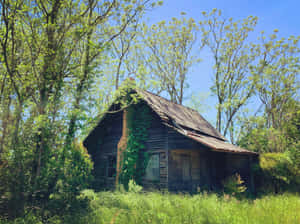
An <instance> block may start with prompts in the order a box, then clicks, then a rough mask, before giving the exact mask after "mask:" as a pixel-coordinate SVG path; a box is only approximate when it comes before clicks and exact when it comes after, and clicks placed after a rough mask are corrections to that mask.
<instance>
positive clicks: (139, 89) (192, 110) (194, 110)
mask: <svg viewBox="0 0 300 224" xmlns="http://www.w3.org/2000/svg"><path fill="white" fill-rule="evenodd" d="M139 90H140V91H145V92H147V93H150V94H152V95H154V96H158V97H160V98H162V99H164V100H166V101H168V102H170V103H173V104H176V105H178V106H181V107H184V108H187V109H189V110H192V111H195V112H197V113H199V112H198V111H197V110H195V109H193V108H191V107H188V106H185V105H183V104H179V103H176V102H173V101H171V100H169V99H167V98H165V97H163V96H160V95H158V94H155V93H152V92H150V91H148V90H144V89H139ZM199 114H200V113H199ZM200 115H201V114H200ZM201 117H203V116H202V115H201Z"/></svg>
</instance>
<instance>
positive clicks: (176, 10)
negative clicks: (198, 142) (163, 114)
mask: <svg viewBox="0 0 300 224" xmlns="http://www.w3.org/2000/svg"><path fill="white" fill-rule="evenodd" d="M213 8H217V9H221V10H222V14H223V15H224V16H225V17H233V18H234V19H243V18H245V17H247V16H250V15H252V16H257V17H258V18H259V21H258V25H257V28H256V31H255V32H254V37H255V35H259V32H260V31H262V30H264V31H265V32H266V33H267V34H269V33H271V32H272V31H273V30H274V29H278V30H279V33H278V35H279V36H282V37H288V36H290V35H294V36H299V35H300V15H299V14H300V12H299V9H300V1H299V0H298V1H297V0H207V1H203V0H165V1H164V4H163V5H162V6H161V7H159V8H157V9H155V10H154V11H152V12H151V13H148V18H149V22H150V23H155V22H158V21H161V20H167V21H168V20H169V19H171V18H172V17H179V16H180V13H181V12H185V13H186V17H193V18H194V19H195V20H198V21H199V20H200V19H201V12H202V11H211V10H212V9H213ZM207 54H208V52H206V51H203V52H200V57H201V58H202V62H201V63H200V64H199V65H197V66H195V67H193V68H192V71H191V72H190V74H189V76H190V78H189V83H190V90H189V93H188V94H187V98H186V102H187V101H188V98H189V97H188V96H189V94H190V93H191V92H202V93H204V94H205V93H206V94H207V93H209V91H210V90H209V88H210V86H211V85H212V61H211V60H210V59H208V58H209V57H207V56H208V55H207ZM215 102H216V101H215V100H214V98H213V97H209V98H208V99H207V100H206V101H205V102H204V103H205V104H206V105H208V108H207V110H206V111H205V112H203V113H202V115H204V117H206V118H207V119H208V120H209V121H211V122H214V120H215V110H214V104H215Z"/></svg>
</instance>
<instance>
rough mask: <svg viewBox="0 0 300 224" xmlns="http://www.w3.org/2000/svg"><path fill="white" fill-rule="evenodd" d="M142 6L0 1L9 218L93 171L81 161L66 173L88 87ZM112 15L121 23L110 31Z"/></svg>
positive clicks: (63, 0) (3, 150)
mask: <svg viewBox="0 0 300 224" xmlns="http://www.w3.org/2000/svg"><path fill="white" fill-rule="evenodd" d="M147 7H152V2H151V1H149V0H145V1H139V2H136V1H135V0H132V1H127V0H124V1H123V0H121V1H115V0H111V1H110V0H107V1H102V2H98V1H95V0H88V1H73V0H55V1H44V0H42V1H29V2H28V1H23V0H18V1H0V9H1V14H0V36H1V38H0V44H1V48H0V52H1V55H0V70H1V75H0V91H1V92H0V94H1V95H0V97H1V98H0V103H1V107H0V108H1V112H2V111H3V112H4V113H3V114H2V113H1V117H0V119H1V130H0V131H1V132H0V133H1V136H0V142H1V143H3V144H1V148H0V149H1V151H0V155H1V163H0V165H1V164H2V163H5V166H0V174H1V175H0V178H1V183H6V186H4V187H3V188H2V187H1V189H0V190H1V195H2V193H3V195H10V196H8V197H7V199H8V201H9V202H10V207H9V208H10V211H12V212H15V213H14V214H11V215H18V214H21V213H22V212H23V211H24V208H25V206H34V207H39V206H41V207H43V206H44V203H46V202H47V201H49V200H50V195H52V194H53V193H55V192H57V191H59V190H58V189H59V186H58V184H59V183H61V181H62V180H63V181H65V182H66V183H68V181H69V179H68V178H73V177H74V175H75V176H78V177H79V176H80V175H79V173H78V172H80V171H82V172H83V173H85V174H86V173H88V172H89V171H90V170H89V169H90V166H89V165H86V166H84V165H80V166H82V168H84V169H79V170H77V167H76V166H78V165H79V163H76V164H74V170H73V171H74V173H72V172H73V171H72V170H71V171H70V172H66V170H65V169H67V167H70V161H71V159H72V158H73V157H72V156H75V157H76V158H78V155H79V157H80V156H84V152H83V151H81V152H80V153H77V152H76V150H77V149H76V148H78V147H76V146H74V141H75V136H76V131H77V130H78V123H80V122H81V120H80V119H81V118H80V116H79V115H80V114H83V113H84V112H85V111H86V110H87V109H86V108H84V106H86V105H87V104H88V102H86V101H85V99H89V97H90V95H89V94H90V92H89V91H88V89H89V87H90V86H91V82H92V81H93V80H94V79H95V78H96V72H95V71H97V70H99V67H100V65H101V63H102V61H101V59H102V57H103V54H104V52H105V51H108V50H109V49H110V46H111V43H112V41H113V40H114V39H115V38H116V37H117V36H119V35H120V34H121V33H122V32H124V30H125V28H126V27H127V26H128V25H129V24H131V23H132V22H133V21H134V18H135V17H136V16H137V15H139V14H140V13H143V12H144V10H145V9H146V8H147ZM115 18H122V23H121V24H120V26H119V27H118V29H111V26H113V23H114V22H113V21H115ZM111 30H114V32H111ZM71 110H73V111H71ZM70 111H71V112H70ZM78 161H81V162H80V163H81V164H82V163H85V162H86V159H81V158H78ZM76 172H77V173H76ZM2 173H3V175H2ZM75 173H76V174H75ZM86 176H88V175H86ZM3 178H4V179H3ZM83 179H84V178H83ZM70 181H71V182H72V181H73V180H70ZM75 182H76V181H75ZM83 186H85V185H84V184H83V185H79V186H78V189H81V187H83ZM78 189H77V190H76V192H78ZM2 190H3V191H4V192H2ZM1 200H2V198H1ZM6 207H7V206H6Z"/></svg>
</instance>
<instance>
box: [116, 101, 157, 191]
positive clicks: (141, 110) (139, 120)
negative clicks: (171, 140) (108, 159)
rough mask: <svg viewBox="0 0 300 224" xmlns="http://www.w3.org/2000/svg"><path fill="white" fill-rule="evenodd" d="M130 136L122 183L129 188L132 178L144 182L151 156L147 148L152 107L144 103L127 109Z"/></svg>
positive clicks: (124, 155) (121, 174)
mask: <svg viewBox="0 0 300 224" xmlns="http://www.w3.org/2000/svg"><path fill="white" fill-rule="evenodd" d="M127 111H128V112H127V117H126V119H127V128H128V138H127V144H126V149H125V150H124V151H123V155H122V158H123V161H122V162H121V164H122V170H121V173H120V177H119V179H120V184H123V185H124V187H125V188H126V189H128V183H129V181H130V180H134V181H135V182H136V183H137V184H142V177H143V176H144V174H145V171H146V167H147V164H148V160H149V158H148V157H149V156H148V153H147V152H146V151H145V150H144V149H145V145H144V144H145V141H146V140H147V136H148V129H149V127H150V125H151V118H152V117H151V114H150V108H149V107H148V106H147V105H145V104H142V103H138V104H134V105H131V106H130V107H129V108H128V109H127Z"/></svg>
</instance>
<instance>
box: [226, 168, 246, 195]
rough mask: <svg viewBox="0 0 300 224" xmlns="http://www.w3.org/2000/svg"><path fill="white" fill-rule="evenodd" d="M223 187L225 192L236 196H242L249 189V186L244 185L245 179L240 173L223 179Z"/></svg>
mask: <svg viewBox="0 0 300 224" xmlns="http://www.w3.org/2000/svg"><path fill="white" fill-rule="evenodd" d="M223 187H224V191H225V193H227V194H231V195H235V196H240V195H241V194H242V193H244V192H245V191H246V190H247V187H246V186H245V185H244V181H243V180H242V178H241V176H240V175H239V174H238V173H236V174H235V175H232V176H229V177H227V178H226V179H225V180H224V181H223Z"/></svg>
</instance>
